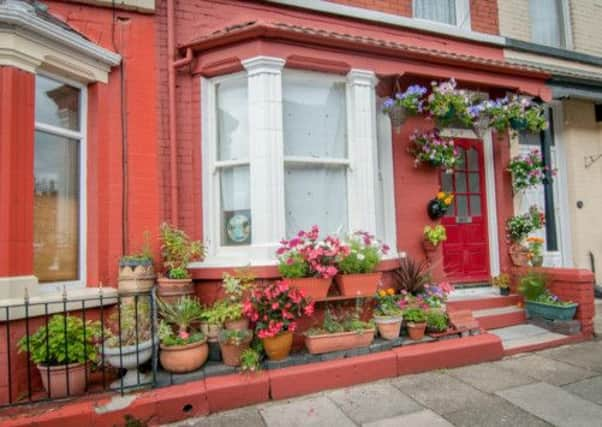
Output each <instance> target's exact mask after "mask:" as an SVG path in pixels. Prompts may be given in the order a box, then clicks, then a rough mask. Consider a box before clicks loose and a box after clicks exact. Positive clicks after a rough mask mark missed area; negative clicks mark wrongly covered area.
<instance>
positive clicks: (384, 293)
mask: <svg viewBox="0 0 602 427" xmlns="http://www.w3.org/2000/svg"><path fill="white" fill-rule="evenodd" d="M378 295H380V296H381V297H384V296H386V295H387V293H386V292H385V291H383V290H382V289H381V290H380V291H378Z"/></svg>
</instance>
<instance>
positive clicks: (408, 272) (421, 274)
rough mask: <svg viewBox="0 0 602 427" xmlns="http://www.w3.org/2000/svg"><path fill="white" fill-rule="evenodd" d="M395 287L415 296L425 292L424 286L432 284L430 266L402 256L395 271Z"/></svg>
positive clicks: (424, 262)
mask: <svg viewBox="0 0 602 427" xmlns="http://www.w3.org/2000/svg"><path fill="white" fill-rule="evenodd" d="M393 279H394V282H395V287H396V288H397V289H399V290H400V291H401V292H402V293H406V294H414V295H417V294H419V293H422V292H424V285H426V284H428V283H430V282H431V274H430V271H429V264H428V263H427V262H426V261H425V260H421V261H416V260H414V259H413V258H411V257H409V256H406V255H405V254H402V255H401V256H400V257H399V266H398V267H397V268H396V269H395V270H393Z"/></svg>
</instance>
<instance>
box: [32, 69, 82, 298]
mask: <svg viewBox="0 0 602 427" xmlns="http://www.w3.org/2000/svg"><path fill="white" fill-rule="evenodd" d="M38 74H39V75H41V76H44V77H47V78H50V79H52V80H55V81H58V82H61V83H65V84H68V85H70V86H73V87H75V88H77V89H79V97H80V99H79V125H80V126H79V128H80V130H79V132H77V131H72V130H70V129H63V128H60V127H57V126H52V125H47V124H44V123H41V122H38V121H36V122H35V127H34V129H35V130H41V131H44V132H48V133H52V134H55V135H59V136H66V137H68V138H72V139H77V140H79V279H77V280H71V281H62V282H52V283H43V284H40V285H39V287H40V290H41V291H42V292H43V293H46V294H52V293H55V292H62V291H63V289H65V288H70V289H76V288H80V287H85V286H86V283H87V281H88V275H87V265H88V262H87V261H88V252H87V240H88V239H87V233H88V221H87V216H88V205H87V203H88V196H87V185H88V164H87V159H88V155H87V133H88V87H87V86H86V85H85V84H82V83H80V82H77V81H73V80H69V79H65V78H64V77H61V76H57V75H56V74H51V73H48V72H41V73H38ZM34 114H35V112H34Z"/></svg>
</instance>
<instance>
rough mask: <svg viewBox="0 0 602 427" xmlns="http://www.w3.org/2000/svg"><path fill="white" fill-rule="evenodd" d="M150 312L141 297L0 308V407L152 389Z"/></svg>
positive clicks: (152, 307)
mask: <svg viewBox="0 0 602 427" xmlns="http://www.w3.org/2000/svg"><path fill="white" fill-rule="evenodd" d="M158 345H159V340H158V337H157V309H156V297H155V293H154V290H153V291H151V292H149V293H147V294H135V295H119V296H117V295H111V296H106V295H104V293H103V292H102V289H101V290H99V293H98V296H97V297H82V298H72V297H68V296H67V294H66V292H63V295H62V296H61V297H59V298H58V299H56V300H52V301H48V300H45V301H43V302H42V301H37V299H35V298H32V299H30V298H29V297H28V296H27V295H26V296H25V297H24V299H23V302H22V303H19V302H17V303H15V304H10V305H3V306H0V408H5V407H8V406H14V405H21V404H28V403H37V402H43V401H51V400H57V399H64V398H69V397H74V396H79V395H82V394H86V393H98V392H105V391H116V392H120V393H122V394H123V393H124V392H126V391H129V390H132V389H139V388H140V389H141V388H147V387H153V386H154V385H155V384H156V375H157V365H158V361H157V359H158V357H157V356H158ZM4 373H6V375H7V378H6V380H7V381H1V379H2V378H1V376H4V375H5V374H4Z"/></svg>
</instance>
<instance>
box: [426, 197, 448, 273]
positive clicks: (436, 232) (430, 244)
mask: <svg viewBox="0 0 602 427" xmlns="http://www.w3.org/2000/svg"><path fill="white" fill-rule="evenodd" d="M440 193H441V194H437V198H439V196H441V197H443V196H444V193H443V192H440ZM423 236H424V240H423V241H422V245H423V247H424V252H425V254H426V257H427V259H428V260H429V261H433V260H434V258H435V253H436V252H437V249H438V248H439V245H440V244H441V243H442V242H445V241H446V240H447V232H446V230H445V227H444V226H443V225H441V224H438V225H436V226H434V227H431V226H430V225H427V226H425V227H424V231H423Z"/></svg>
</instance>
